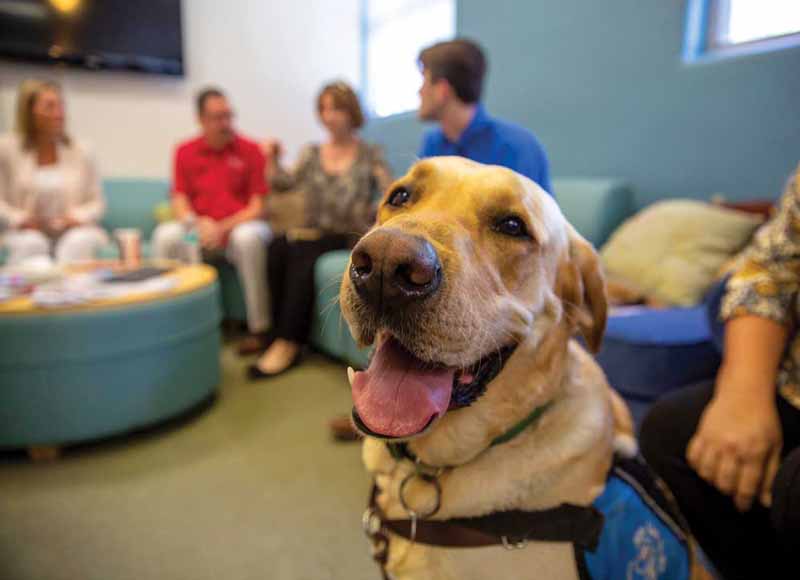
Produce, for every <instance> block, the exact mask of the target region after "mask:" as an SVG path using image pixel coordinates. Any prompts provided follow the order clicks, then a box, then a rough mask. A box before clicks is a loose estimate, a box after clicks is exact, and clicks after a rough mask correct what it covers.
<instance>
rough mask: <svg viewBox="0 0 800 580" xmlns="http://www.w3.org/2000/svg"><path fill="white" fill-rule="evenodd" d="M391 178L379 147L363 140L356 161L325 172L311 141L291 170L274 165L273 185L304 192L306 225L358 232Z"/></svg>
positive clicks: (369, 223) (365, 227)
mask: <svg viewBox="0 0 800 580" xmlns="http://www.w3.org/2000/svg"><path fill="white" fill-rule="evenodd" d="M391 180H392V173H391V169H389V165H388V164H387V163H386V160H385V159H384V157H383V150H382V149H381V147H380V146H379V145H372V144H369V143H365V142H363V141H362V142H361V143H360V144H359V148H358V153H357V155H356V159H355V161H354V162H353V164H352V165H351V166H350V169H349V170H348V171H346V172H345V173H343V174H341V175H331V174H329V173H326V172H325V170H324V169H323V167H322V161H321V159H320V146H319V145H316V144H314V145H309V146H307V147H305V148H304V149H303V150H302V151H301V152H300V156H299V158H298V160H297V164H296V165H295V167H294V169H293V170H292V171H291V172H288V171H285V170H284V169H282V168H280V167H278V168H277V170H276V171H275V174H274V175H273V177H272V187H274V188H275V189H276V190H277V191H285V190H289V189H299V190H302V191H303V192H304V194H305V199H306V226H307V227H310V228H316V229H320V230H322V231H324V232H326V233H337V234H357V235H361V234H363V233H364V232H366V231H367V230H368V229H369V228H370V227H371V226H372V223H373V222H374V221H375V204H376V201H377V199H378V198H379V196H380V195H381V194H382V193H383V191H384V190H385V189H386V188H387V187H389V184H390V182H391Z"/></svg>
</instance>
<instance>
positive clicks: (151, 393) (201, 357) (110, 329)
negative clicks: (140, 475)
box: [0, 265, 220, 449]
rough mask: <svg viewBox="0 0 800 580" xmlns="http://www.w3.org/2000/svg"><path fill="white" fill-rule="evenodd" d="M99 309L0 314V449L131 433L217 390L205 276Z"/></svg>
mask: <svg viewBox="0 0 800 580" xmlns="http://www.w3.org/2000/svg"><path fill="white" fill-rule="evenodd" d="M175 276H180V280H179V281H178V282H177V283H176V286H175V288H174V289H173V290H171V291H169V292H167V293H164V294H163V295H161V294H158V295H153V296H150V297H148V298H147V299H142V300H135V301H129V302H127V303H123V304H111V305H108V306H104V305H102V304H101V305H98V306H91V307H89V306H86V307H79V308H77V309H65V310H61V311H47V310H43V309H41V308H36V307H34V306H32V305H30V304H23V305H21V306H20V307H14V305H8V304H7V305H4V306H3V308H2V309H0V343H2V344H3V348H2V349H0V448H19V447H27V448H29V449H30V448H35V447H39V446H47V447H58V446H62V445H67V444H70V443H77V442H80V441H86V440H91V439H96V438H101V437H106V436H109V435H114V434H119V433H124V432H127V431H131V430H134V429H139V428H142V427H145V426H148V425H151V424H154V423H158V422H160V421H163V420H165V419H167V418H170V417H173V416H175V415H178V414H181V413H183V412H184V411H187V410H189V409H190V408H192V407H194V406H195V405H198V404H200V403H201V402H202V401H204V400H206V399H207V398H209V397H210V396H211V395H212V394H213V393H214V391H215V390H216V388H217V385H218V384H219V381H220V359H219V354H220V335H219V320H220V310H219V285H218V283H217V281H216V274H215V272H214V270H213V269H212V268H210V267H208V266H202V265H201V266H191V267H187V268H182V269H179V270H178V271H176V273H175Z"/></svg>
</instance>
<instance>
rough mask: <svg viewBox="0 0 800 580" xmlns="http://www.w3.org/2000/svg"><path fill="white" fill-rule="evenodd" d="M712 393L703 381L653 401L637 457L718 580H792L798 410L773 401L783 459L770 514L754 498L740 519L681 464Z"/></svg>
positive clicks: (797, 543)
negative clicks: (659, 483)
mask: <svg viewBox="0 0 800 580" xmlns="http://www.w3.org/2000/svg"><path fill="white" fill-rule="evenodd" d="M713 393H714V383H713V381H709V382H705V383H699V384H697V385H693V386H690V387H686V388H683V389H681V390H680V391H677V392H675V393H672V394H670V395H669V396H667V397H664V398H663V399H661V400H660V401H658V403H656V404H655V405H654V406H653V408H652V409H651V410H650V412H649V413H648V415H647V417H645V419H644V422H643V424H642V430H641V447H642V453H643V455H644V456H645V458H646V459H647V461H648V463H650V465H651V466H652V467H653V469H655V471H656V472H657V473H658V474H659V475H660V476H661V477H662V478H663V479H664V480H665V481H666V482H667V484H668V485H669V487H670V489H671V490H672V492H673V493H674V494H675V497H676V499H677V500H678V503H679V505H680V507H681V510H682V511H683V513H684V515H685V516H686V519H687V520H688V521H689V526H690V528H691V530H692V533H693V534H694V536H695V537H696V538H697V541H698V542H699V543H700V546H701V547H702V548H703V550H704V551H705V553H706V554H707V555H708V557H709V558H710V559H711V561H712V562H713V564H714V566H716V568H717V570H718V571H719V572H720V573H721V574H722V575H723V577H724V578H725V580H732V579H736V578H746V579H757V580H761V579H765V578H790V577H791V578H794V577H796V574H797V571H796V569H795V570H794V571H791V570H792V569H793V567H794V564H793V562H792V561H790V559H789V556H790V555H793V554H792V551H794V552H795V555H796V553H797V550H798V548H800V537H798V534H797V531H798V527H799V524H798V522H800V449H797V451H796V452H794V453H790V452H792V451H793V450H794V449H795V448H797V447H798V446H799V445H800V410H798V409H797V408H795V407H793V406H792V405H790V404H789V403H787V402H786V401H785V400H784V399H783V397H778V413H779V415H780V420H781V425H782V427H783V453H784V459H783V462H782V465H781V469H780V470H779V472H778V475H777V477H776V479H775V485H774V488H773V489H774V498H773V510H772V511H773V512H774V513H772V514H771V513H770V510H769V509H766V508H764V507H763V506H762V505H761V504H760V503H758V500H757V499H756V500H755V502H754V505H753V507H752V508H751V509H750V510H749V511H747V512H745V513H740V512H739V511H738V510H737V509H736V507H735V506H734V504H733V500H732V499H731V498H730V497H729V496H726V495H724V494H722V493H721V492H719V491H718V490H717V489H716V488H715V487H713V486H711V485H709V484H708V483H706V482H705V480H703V479H702V478H701V477H700V476H699V475H697V474H696V473H695V471H694V470H693V469H692V468H691V467H690V466H689V464H688V462H687V461H686V447H687V445H688V444H689V440H690V439H691V438H692V436H693V435H694V432H695V430H696V429H697V425H698V423H699V421H700V416H701V415H702V413H703V410H704V409H705V407H706V405H707V404H708V402H709V401H710V399H711V396H712V395H713ZM735 428H736V425H731V429H735ZM787 456H788V457H787ZM793 481H794V483H795V484H794V485H790V484H791V483H792V482H793ZM792 498H794V502H792ZM787 574H788V575H787Z"/></svg>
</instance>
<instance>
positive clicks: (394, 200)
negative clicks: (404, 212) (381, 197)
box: [388, 187, 411, 207]
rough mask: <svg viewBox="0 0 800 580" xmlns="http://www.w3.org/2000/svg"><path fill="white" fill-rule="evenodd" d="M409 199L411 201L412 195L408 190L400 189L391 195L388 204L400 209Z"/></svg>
mask: <svg viewBox="0 0 800 580" xmlns="http://www.w3.org/2000/svg"><path fill="white" fill-rule="evenodd" d="M409 199H411V194H410V193H409V192H408V190H407V189H406V188H405V187H399V188H397V189H395V190H394V191H393V192H392V193H391V194H390V195H389V201H388V203H389V205H393V206H395V207H400V206H403V205H405V204H406V202H408V200H409Z"/></svg>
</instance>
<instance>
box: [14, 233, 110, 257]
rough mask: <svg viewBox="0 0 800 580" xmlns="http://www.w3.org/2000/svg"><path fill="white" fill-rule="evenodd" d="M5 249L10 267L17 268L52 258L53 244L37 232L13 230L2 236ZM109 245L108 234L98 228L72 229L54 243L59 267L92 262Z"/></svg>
mask: <svg viewBox="0 0 800 580" xmlns="http://www.w3.org/2000/svg"><path fill="white" fill-rule="evenodd" d="M2 240H3V241H2V245H3V246H5V247H6V248H8V253H9V255H8V260H7V262H8V264H9V265H13V264H18V263H20V262H22V261H24V260H26V259H28V258H32V257H34V256H49V255H50V251H51V248H52V246H53V244H54V242H53V240H52V239H51V238H49V237H47V236H46V235H44V234H43V233H42V232H40V231H37V230H11V231H8V232H6V233H5V234H3V238H2ZM108 242H109V238H108V234H107V233H106V232H105V231H104V230H103V229H102V228H101V227H99V226H76V227H74V228H70V229H69V230H67V231H66V232H65V233H64V234H63V235H61V236H60V237H59V238H58V240H56V241H55V259H56V263H58V264H62V265H63V264H68V263H70V262H76V261H79V260H93V259H94V258H95V252H96V251H97V250H98V249H99V248H101V247H102V246H104V245H106V244H107V243H108Z"/></svg>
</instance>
